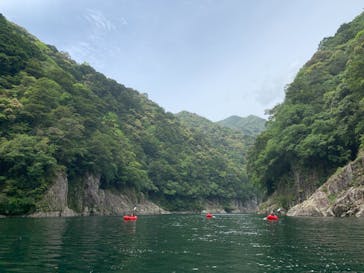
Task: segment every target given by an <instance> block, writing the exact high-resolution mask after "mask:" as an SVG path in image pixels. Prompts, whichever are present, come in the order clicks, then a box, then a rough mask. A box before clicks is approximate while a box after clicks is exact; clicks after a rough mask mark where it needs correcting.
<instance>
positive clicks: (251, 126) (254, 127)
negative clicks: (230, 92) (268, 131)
mask: <svg viewBox="0 0 364 273" xmlns="http://www.w3.org/2000/svg"><path fill="white" fill-rule="evenodd" d="M265 123H266V120H265V119H263V118H260V117H257V116H254V115H249V116H247V117H243V118H242V117H238V116H231V117H228V118H226V119H223V120H221V121H218V122H217V124H219V125H221V126H224V127H228V128H231V129H235V130H238V131H241V132H242V133H243V134H244V135H248V136H253V137H256V136H257V135H259V134H260V133H261V132H263V131H264V130H265Z"/></svg>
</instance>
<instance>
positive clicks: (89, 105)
mask: <svg viewBox="0 0 364 273" xmlns="http://www.w3.org/2000/svg"><path fill="white" fill-rule="evenodd" d="M0 63H1V65H0V214H10V215H11V214H23V213H27V212H30V211H32V209H34V205H35V203H36V202H37V200H38V199H39V198H40V197H41V196H42V195H43V194H44V192H45V191H46V190H47V189H48V188H49V185H50V183H51V182H52V176H53V175H54V174H55V172H56V171H65V172H66V173H67V175H68V178H69V182H70V183H75V181H77V180H78V178H79V177H82V176H83V175H85V174H86V173H93V174H96V175H101V181H102V187H103V188H114V189H118V190H123V189H125V188H134V189H136V190H137V191H139V192H143V193H144V194H145V195H148V196H149V197H150V198H154V199H155V200H159V201H160V202H162V203H163V204H164V205H166V206H167V208H169V209H191V208H197V207H198V204H199V202H200V201H201V200H204V199H218V200H220V201H222V202H224V201H226V200H231V199H241V200H243V201H244V200H245V199H247V198H250V196H251V194H252V192H251V191H252V190H251V187H250V185H249V182H248V180H247V176H246V172H245V167H244V164H245V156H243V157H241V156H240V155H239V154H238V153H239V152H237V150H235V148H236V147H235V146H234V148H230V147H229V145H238V146H239V147H238V148H239V149H240V148H241V149H242V150H243V149H245V148H246V147H247V146H248V142H249V141H250V140H249V141H248V142H245V139H244V137H242V136H239V137H236V134H235V133H231V135H230V133H229V132H228V131H225V132H224V135H220V137H221V138H220V139H219V140H218V141H217V142H214V141H213V140H212V139H208V138H206V135H204V134H202V133H201V131H200V130H195V129H193V128H191V127H189V126H186V125H184V124H183V122H181V121H180V119H179V118H177V117H176V116H174V115H173V114H171V113H166V112H165V111H164V110H163V109H162V108H161V107H159V106H158V105H157V104H155V103H154V102H152V101H150V100H149V99H148V97H147V96H146V95H143V94H140V93H138V92H137V91H135V90H133V89H130V88H126V87H125V86H123V85H121V84H118V83H117V82H115V81H114V80H111V79H108V78H106V77H105V76H104V75H102V74H101V73H98V72H96V71H95V70H94V69H93V68H92V67H90V66H89V65H87V64H77V63H76V62H74V61H73V60H71V59H70V58H69V56H68V54H66V53H62V52H59V51H58V50H57V49H56V48H55V47H54V46H50V45H45V44H44V43H42V42H40V41H39V40H38V39H36V38H35V37H33V36H31V35H30V34H28V33H27V32H26V31H25V30H24V29H22V28H20V27H18V26H16V25H14V24H12V23H10V22H8V21H7V20H6V19H5V17H3V16H2V15H0ZM225 138H226V139H225ZM234 139H237V140H238V141H240V140H242V141H243V142H241V143H240V142H239V144H237V142H235V141H234ZM218 142H221V143H218ZM245 143H246V144H245ZM220 144H223V145H225V146H223V147H220V146H219V145H220ZM239 151H240V150H239ZM242 154H244V152H242Z"/></svg>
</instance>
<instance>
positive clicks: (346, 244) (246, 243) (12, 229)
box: [0, 214, 364, 273]
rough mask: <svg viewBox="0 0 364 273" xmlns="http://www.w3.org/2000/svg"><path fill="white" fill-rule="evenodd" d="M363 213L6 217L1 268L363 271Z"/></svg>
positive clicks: (175, 272) (154, 272) (1, 223)
mask: <svg viewBox="0 0 364 273" xmlns="http://www.w3.org/2000/svg"><path fill="white" fill-rule="evenodd" d="M363 246H364V219H357V218H345V219H338V218H298V217H285V218H282V219H280V220H279V221H278V222H267V221H264V220H263V219H262V216H258V215H252V214H238V215H229V214H227V215H216V216H215V218H213V219H206V218H205V217H204V215H158V216H143V215H140V216H139V219H138V221H136V222H125V221H124V220H122V218H121V217H73V218H72V217H71V218H39V219H32V218H1V219H0V272H27V273H29V272H37V273H38V272H127V273H147V272H148V273H167V272H168V273H179V272H209V273H210V272H223V273H229V272H234V273H235V272H247V273H254V272H259V273H262V272H277V273H278V272H331V273H332V272H364V247H363Z"/></svg>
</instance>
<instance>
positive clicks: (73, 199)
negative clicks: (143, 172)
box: [30, 173, 258, 217]
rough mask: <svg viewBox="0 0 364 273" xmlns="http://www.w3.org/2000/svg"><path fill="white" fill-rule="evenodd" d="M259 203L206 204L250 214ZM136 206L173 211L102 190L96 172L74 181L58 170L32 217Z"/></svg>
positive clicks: (125, 211)
mask: <svg viewBox="0 0 364 273" xmlns="http://www.w3.org/2000/svg"><path fill="white" fill-rule="evenodd" d="M74 184H76V185H74ZM257 204H258V201H257V200H256V199H252V200H249V201H246V202H241V201H238V200H235V201H232V202H231V203H230V204H228V205H226V204H225V205H224V204H221V203H220V202H218V201H206V202H205V204H203V207H204V210H207V211H210V212H213V213H226V212H232V213H248V212H255V211H256V209H257ZM134 206H136V207H137V211H136V213H137V214H167V213H170V212H168V211H166V210H164V209H163V208H161V207H159V206H158V205H156V204H155V203H153V202H151V201H150V200H147V199H146V198H144V196H142V195H137V194H136V193H135V191H133V190H129V191H125V190H124V193H120V192H118V191H116V190H109V189H101V188H100V178H99V177H97V176H95V175H91V174H88V175H86V176H85V177H83V178H82V179H80V180H79V181H77V182H74V181H73V182H72V183H71V182H70V181H68V178H67V176H66V175H65V174H64V173H58V174H57V176H56V178H55V179H54V182H53V185H52V186H51V187H50V188H49V189H48V191H47V193H46V194H45V195H44V197H43V198H42V200H41V201H39V202H38V203H37V208H36V212H34V213H33V214H31V215H30V217H61V216H62V217H69V216H90V215H124V214H128V213H130V212H131V210H132V209H133V208H134Z"/></svg>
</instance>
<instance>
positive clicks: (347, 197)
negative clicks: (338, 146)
mask: <svg viewBox="0 0 364 273" xmlns="http://www.w3.org/2000/svg"><path fill="white" fill-rule="evenodd" d="M287 215H288V216H336V217H344V216H351V215H355V216H364V152H362V153H361V154H360V155H359V156H358V158H357V159H356V160H355V161H353V162H350V163H349V164H348V165H346V166H345V167H343V168H340V169H338V171H337V172H336V173H335V174H334V175H332V176H331V177H330V178H329V179H328V180H327V181H326V182H325V183H324V184H323V185H322V186H321V187H320V188H318V189H317V190H316V192H315V193H314V194H312V196H311V197H310V198H308V199H307V200H306V201H304V202H302V203H300V204H298V205H296V206H294V207H292V208H291V209H290V210H289V211H288V213H287Z"/></svg>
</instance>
